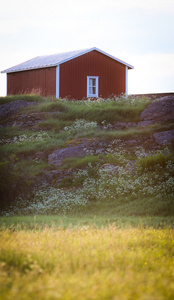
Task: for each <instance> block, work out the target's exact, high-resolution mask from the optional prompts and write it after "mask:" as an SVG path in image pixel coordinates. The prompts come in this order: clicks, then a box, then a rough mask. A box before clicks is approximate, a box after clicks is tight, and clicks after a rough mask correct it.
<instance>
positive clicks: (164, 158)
mask: <svg viewBox="0 0 174 300" xmlns="http://www.w3.org/2000/svg"><path fill="white" fill-rule="evenodd" d="M169 162H171V163H174V156H173V154H172V153H168V154H167V153H161V152H160V153H157V154H154V155H148V156H145V157H140V158H139V159H138V160H137V162H136V165H137V168H138V169H139V171H140V172H144V171H155V170H156V168H157V167H162V168H165V167H166V165H167V164H168V163H169Z"/></svg>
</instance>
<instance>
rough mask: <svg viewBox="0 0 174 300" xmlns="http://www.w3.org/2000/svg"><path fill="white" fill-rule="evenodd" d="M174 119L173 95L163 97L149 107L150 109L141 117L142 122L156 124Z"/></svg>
mask: <svg viewBox="0 0 174 300" xmlns="http://www.w3.org/2000/svg"><path fill="white" fill-rule="evenodd" d="M172 119H174V96H173V95H171V96H166V97H163V98H161V99H159V100H158V101H155V102H153V103H152V104H150V105H148V107H147V108H146V109H145V110H144V111H143V112H142V113H141V115H140V120H141V121H154V122H155V123H157V122H166V121H168V120H172ZM144 124H145V123H144ZM147 125H148V123H147ZM145 126H146V125H145Z"/></svg>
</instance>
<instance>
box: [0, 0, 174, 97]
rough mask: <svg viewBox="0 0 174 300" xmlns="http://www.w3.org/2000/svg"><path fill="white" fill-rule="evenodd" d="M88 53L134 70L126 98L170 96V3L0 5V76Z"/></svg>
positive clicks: (173, 80)
mask: <svg viewBox="0 0 174 300" xmlns="http://www.w3.org/2000/svg"><path fill="white" fill-rule="evenodd" d="M91 47H97V48H99V49H101V50H103V51H105V52H107V53H108V54H110V55H112V56H115V57H117V58H119V59H121V60H123V61H125V62H126V63H128V64H130V65H133V66H134V69H133V70H129V72H128V93H129V94H138V93H141V94H142V93H163V92H174V0H107V1H106V0H49V1H48V0H46V1H45V0H30V1H22V0H1V7H0V71H2V70H4V69H7V68H9V67H12V66H14V65H16V64H19V63H22V62H24V61H26V60H29V59H31V58H33V57H36V56H39V55H47V54H55V53H61V52H67V51H73V50H79V49H86V48H91ZM5 95H6V74H0V96H5Z"/></svg>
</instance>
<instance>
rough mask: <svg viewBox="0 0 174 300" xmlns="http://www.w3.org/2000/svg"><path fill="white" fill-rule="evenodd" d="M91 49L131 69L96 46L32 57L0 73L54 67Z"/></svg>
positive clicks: (130, 67) (131, 67)
mask: <svg viewBox="0 0 174 300" xmlns="http://www.w3.org/2000/svg"><path fill="white" fill-rule="evenodd" d="M93 50H96V51H98V52H100V53H102V54H104V55H106V56H108V57H110V58H112V59H114V60H116V61H118V62H120V63H122V64H124V65H125V66H127V67H128V68H129V69H133V66H131V65H129V64H127V63H125V62H123V61H121V60H120V59H118V58H116V57H114V56H111V55H110V54H108V53H106V52H104V51H102V50H100V49H98V48H95V47H94V48H89V49H83V50H76V51H71V52H64V53H59V54H52V55H44V56H37V57H35V58H32V59H30V60H27V61H25V62H23V63H21V64H18V65H16V66H14V67H11V68H9V69H6V70H3V71H2V72H1V73H13V72H20V71H26V70H32V69H40V68H46V67H47V68H48V67H54V66H58V65H60V64H62V63H64V62H66V61H68V60H71V59H74V58H76V57H78V56H81V55H83V54H86V53H88V52H91V51H93Z"/></svg>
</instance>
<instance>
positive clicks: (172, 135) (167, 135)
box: [153, 130, 174, 145]
mask: <svg viewBox="0 0 174 300" xmlns="http://www.w3.org/2000/svg"><path fill="white" fill-rule="evenodd" d="M153 136H154V138H155V140H156V142H157V143H158V144H159V145H168V144H171V143H172V140H174V130H169V131H163V132H156V133H154V134H153Z"/></svg>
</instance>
